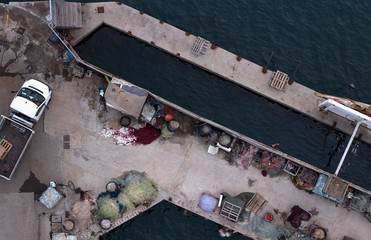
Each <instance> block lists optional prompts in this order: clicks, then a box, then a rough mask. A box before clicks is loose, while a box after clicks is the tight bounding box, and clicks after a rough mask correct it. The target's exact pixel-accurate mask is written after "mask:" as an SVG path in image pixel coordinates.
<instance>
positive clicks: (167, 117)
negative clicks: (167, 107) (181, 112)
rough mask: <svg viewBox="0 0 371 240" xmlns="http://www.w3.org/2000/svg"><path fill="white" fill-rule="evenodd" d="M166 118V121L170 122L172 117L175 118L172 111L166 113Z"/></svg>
mask: <svg viewBox="0 0 371 240" xmlns="http://www.w3.org/2000/svg"><path fill="white" fill-rule="evenodd" d="M165 119H166V121H168V122H169V121H170V120H171V119H173V115H171V114H170V113H168V114H166V115H165Z"/></svg>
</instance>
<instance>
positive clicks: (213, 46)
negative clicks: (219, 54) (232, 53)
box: [210, 43, 218, 50]
mask: <svg viewBox="0 0 371 240" xmlns="http://www.w3.org/2000/svg"><path fill="white" fill-rule="evenodd" d="M210 48H211V49H212V50H215V49H217V48H218V46H216V44H214V43H213V44H211V47H210Z"/></svg>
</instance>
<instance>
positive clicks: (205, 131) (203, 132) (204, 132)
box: [195, 123, 213, 137]
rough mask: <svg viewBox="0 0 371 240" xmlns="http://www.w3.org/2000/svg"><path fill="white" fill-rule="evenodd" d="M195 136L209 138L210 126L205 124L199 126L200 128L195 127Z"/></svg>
mask: <svg viewBox="0 0 371 240" xmlns="http://www.w3.org/2000/svg"><path fill="white" fill-rule="evenodd" d="M195 131H196V134H197V135H199V136H200V137H206V136H209V135H210V134H211V133H212V131H213V130H212V129H211V126H210V125H209V124H207V123H204V124H201V125H200V126H198V127H196V129H195Z"/></svg>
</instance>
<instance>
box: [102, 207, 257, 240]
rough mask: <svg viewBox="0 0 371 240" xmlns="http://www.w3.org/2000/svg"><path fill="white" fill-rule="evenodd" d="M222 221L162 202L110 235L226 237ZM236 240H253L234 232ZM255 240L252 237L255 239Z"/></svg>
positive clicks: (192, 239) (160, 239)
mask: <svg viewBox="0 0 371 240" xmlns="http://www.w3.org/2000/svg"><path fill="white" fill-rule="evenodd" d="M218 230H219V226H218V224H216V223H214V222H212V221H209V220H207V219H205V218H203V217H201V216H199V215H196V214H192V213H190V212H184V210H183V209H181V208H179V207H177V206H175V205H173V204H171V203H169V202H167V201H162V202H160V203H158V204H157V205H155V206H153V207H151V208H150V209H148V210H147V211H145V212H143V213H141V214H140V215H138V216H136V217H135V218H133V219H132V220H130V221H128V222H126V223H124V224H122V225H121V226H119V227H117V228H116V229H115V230H113V231H111V232H109V233H108V234H107V235H106V239H109V240H146V239H148V240H149V239H150V240H164V239H171V240H176V239H181V240H201V239H202V240H206V239H207V240H211V239H222V238H221V237H220V236H219V233H218ZM228 239H233V240H249V239H251V238H247V237H244V236H242V235H241V234H237V233H236V234H233V235H232V236H231V237H230V238H228ZM251 240H252V239H251Z"/></svg>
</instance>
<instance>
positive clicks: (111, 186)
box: [106, 181, 119, 193]
mask: <svg viewBox="0 0 371 240" xmlns="http://www.w3.org/2000/svg"><path fill="white" fill-rule="evenodd" d="M118 188H119V186H118V185H117V183H116V182H114V181H110V182H108V183H107V185H106V190H107V192H110V193H114V192H117V190H118Z"/></svg>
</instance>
